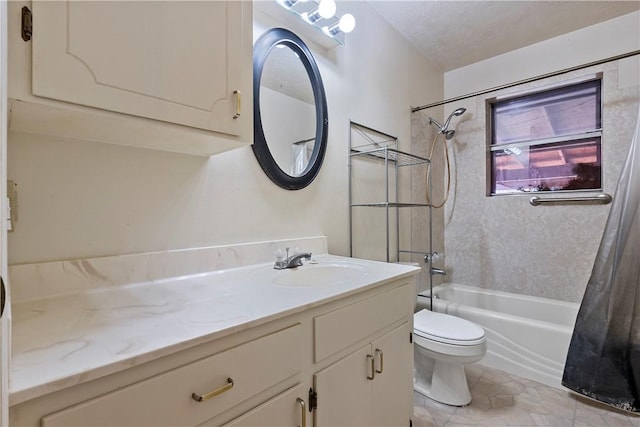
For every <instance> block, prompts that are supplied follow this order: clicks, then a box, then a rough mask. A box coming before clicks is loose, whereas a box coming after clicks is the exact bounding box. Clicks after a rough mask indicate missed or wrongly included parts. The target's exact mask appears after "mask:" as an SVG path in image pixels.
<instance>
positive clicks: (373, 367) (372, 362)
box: [367, 354, 376, 380]
mask: <svg viewBox="0 0 640 427" xmlns="http://www.w3.org/2000/svg"><path fill="white" fill-rule="evenodd" d="M367 360H369V363H370V365H369V366H370V368H371V371H370V372H371V375H368V374H367V379H368V380H373V379H374V378H375V377H376V358H375V357H373V355H371V354H367Z"/></svg>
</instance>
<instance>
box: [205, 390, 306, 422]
mask: <svg viewBox="0 0 640 427" xmlns="http://www.w3.org/2000/svg"><path fill="white" fill-rule="evenodd" d="M307 394H308V388H307V387H306V386H304V385H303V386H297V387H293V388H292V389H290V390H287V391H285V392H283V393H281V394H280V395H278V396H276V397H274V398H273V399H271V400H269V401H268V402H266V403H264V404H262V405H260V406H258V407H257V408H255V409H253V410H251V411H249V412H248V413H246V414H244V415H242V416H240V417H238V418H236V419H235V420H233V421H231V422H230V423H227V424H225V425H224V426H223V427H241V426H242V427H265V426H274V427H275V426H278V427H301V426H305V425H309V426H311V424H310V423H309V424H307V420H309V419H310V415H309V411H308V409H307V405H306V395H307ZM215 425H216V424H208V423H204V424H202V425H201V426H200V427H208V426H211V427H213V426H215Z"/></svg>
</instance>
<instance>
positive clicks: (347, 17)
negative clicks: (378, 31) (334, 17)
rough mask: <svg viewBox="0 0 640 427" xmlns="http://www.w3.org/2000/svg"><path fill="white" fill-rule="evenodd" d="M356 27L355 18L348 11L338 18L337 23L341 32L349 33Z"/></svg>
mask: <svg viewBox="0 0 640 427" xmlns="http://www.w3.org/2000/svg"><path fill="white" fill-rule="evenodd" d="M355 27H356V18H354V17H353V15H352V14H350V13H345V14H344V15H342V18H340V22H339V23H338V28H340V31H342V32H343V33H350V32H351V31H353V29H354V28H355Z"/></svg>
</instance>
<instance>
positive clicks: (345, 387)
mask: <svg viewBox="0 0 640 427" xmlns="http://www.w3.org/2000/svg"><path fill="white" fill-rule="evenodd" d="M413 291H414V287H413V286H410V285H405V286H402V287H399V288H395V289H392V290H390V291H388V292H385V293H382V294H379V295H376V296H374V297H372V298H369V299H367V300H363V301H361V302H359V303H356V304H353V305H351V306H348V307H345V308H343V309H340V310H337V311H334V312H331V313H327V314H325V315H323V316H320V317H318V318H316V319H315V320H316V322H315V325H314V326H315V331H316V336H317V337H319V339H320V340H323V341H324V342H318V341H316V356H320V357H322V356H323V355H325V354H326V353H328V352H330V351H332V350H337V348H338V346H339V345H336V344H337V343H340V342H341V341H342V339H341V337H343V336H346V337H351V339H352V341H355V339H356V338H360V337H366V338H370V339H371V341H370V342H367V343H366V344H365V345H364V346H361V347H359V348H357V350H355V351H353V352H352V353H349V354H348V355H347V356H345V357H343V358H341V359H339V360H338V361H336V362H335V363H333V364H331V365H329V366H328V367H326V368H324V369H322V370H321V371H319V372H317V373H316V374H315V375H314V378H313V383H314V390H315V392H316V393H317V396H318V407H317V408H316V409H315V425H316V426H318V427H321V426H336V425H340V426H365V425H366V426H408V425H409V423H410V420H411V414H412V409H413V397H412V396H413V343H412V341H413V340H412V336H411V333H412V329H413V324H412V322H411V319H410V318H409V319H407V315H406V313H407V311H406V310H407V309H409V310H410V311H409V312H411V309H412V303H411V300H410V299H411V296H412V294H413ZM349 316H354V318H357V319H360V321H359V322H358V321H356V322H348V323H342V322H345V321H346V319H347V318H348V317H349ZM355 316H357V317H355ZM398 322H402V323H400V325H399V326H396V327H394V328H393V329H391V330H390V331H388V332H380V331H385V330H387V329H388V328H389V325H394V324H397V323H398ZM339 324H342V325H343V326H342V327H341V328H339V329H338V328H337V326H338V325H339ZM330 330H332V331H333V334H334V335H335V336H337V337H338V339H337V340H329V339H328V337H327V334H328V332H329V331H330ZM346 341H347V340H346V339H345V341H344V342H346Z"/></svg>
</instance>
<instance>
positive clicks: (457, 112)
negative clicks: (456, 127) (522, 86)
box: [442, 108, 467, 139]
mask: <svg viewBox="0 0 640 427" xmlns="http://www.w3.org/2000/svg"><path fill="white" fill-rule="evenodd" d="M465 111H467V109H466V108H456V109H455V110H453V113H451V114H449V117H447V121H445V122H444V126H442V133H445V134H446V132H447V130H448V129H449V123H450V122H451V119H452V118H453V116H461V115H463V114H464V112H465ZM451 136H453V135H451ZM447 139H451V138H447Z"/></svg>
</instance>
